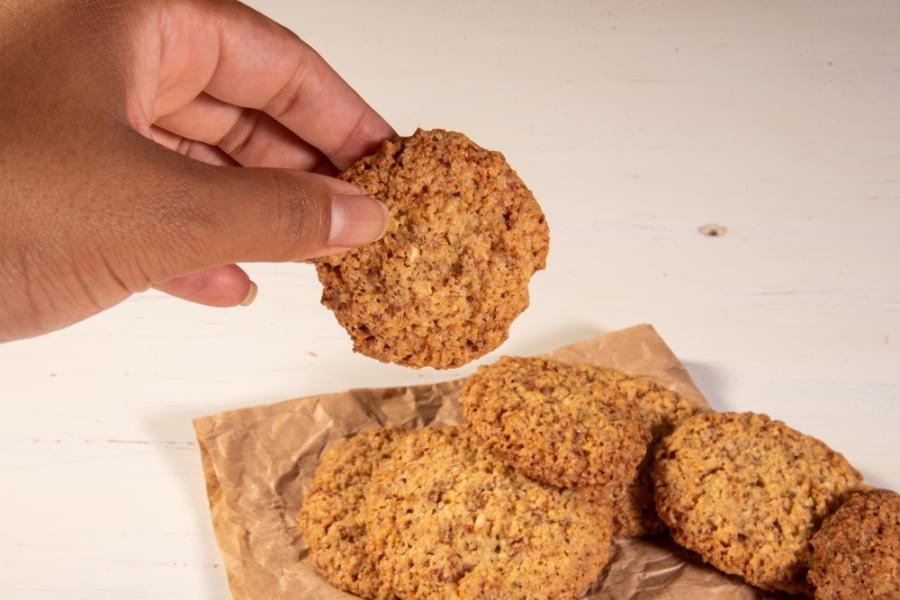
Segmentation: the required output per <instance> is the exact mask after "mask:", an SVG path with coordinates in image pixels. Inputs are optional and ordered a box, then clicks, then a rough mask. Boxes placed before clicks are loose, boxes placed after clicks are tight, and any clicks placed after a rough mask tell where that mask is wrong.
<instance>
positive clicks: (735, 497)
mask: <svg viewBox="0 0 900 600" xmlns="http://www.w3.org/2000/svg"><path fill="white" fill-rule="evenodd" d="M653 483H654V488H655V490H654V492H655V495H656V508H657V511H658V512H659V516H660V518H661V519H662V520H663V522H665V524H666V525H668V526H669V529H670V531H671V534H672V537H673V538H674V539H675V541H676V542H678V543H679V544H681V545H682V546H684V547H686V548H688V549H690V550H693V551H695V552H697V553H698V554H699V555H700V556H701V557H702V558H703V559H704V560H705V561H707V562H709V563H710V564H712V565H713V566H715V567H716V568H718V569H719V570H721V571H724V572H726V573H732V574H735V575H740V576H741V577H743V578H744V579H745V580H746V581H747V582H748V583H750V584H752V585H755V586H758V587H760V588H764V589H769V590H782V591H785V592H789V593H804V594H809V593H810V588H809V586H808V584H807V583H806V571H807V566H808V563H809V554H810V545H809V542H810V538H811V537H812V534H813V532H814V531H815V529H816V528H817V527H818V526H819V524H820V523H821V521H822V519H824V518H825V516H826V515H827V514H829V513H830V512H831V511H832V510H834V509H835V508H837V506H838V505H840V503H841V502H843V501H844V500H845V499H846V498H847V496H849V495H850V493H852V492H853V491H854V490H856V489H859V488H860V487H861V486H862V476H861V475H860V474H859V473H858V472H857V471H856V470H855V469H854V468H853V467H851V466H850V464H849V463H848V462H847V460H846V459H845V458H844V457H843V456H842V455H840V454H838V453H837V452H834V451H833V450H831V449H830V448H829V447H828V446H826V445H825V444H824V443H822V442H821V441H819V440H817V439H815V438H813V437H810V436H808V435H804V434H802V433H799V432H797V431H795V430H793V429H791V428H789V427H788V426H786V425H785V424H784V423H782V422H780V421H773V420H771V419H770V418H769V417H767V416H765V415H759V414H753V413H711V412H710V413H702V414H699V415H695V416H693V417H691V418H689V419H687V420H686V421H684V422H682V423H681V424H680V425H679V426H678V427H677V428H676V429H675V431H674V432H673V433H672V434H671V435H669V436H668V437H666V438H663V440H662V441H661V442H660V444H659V446H658V447H657V449H656V457H655V462H654V464H653Z"/></svg>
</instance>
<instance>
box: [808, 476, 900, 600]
mask: <svg viewBox="0 0 900 600" xmlns="http://www.w3.org/2000/svg"><path fill="white" fill-rule="evenodd" d="M812 547H813V553H812V562H811V563H810V568H809V581H810V583H812V584H813V585H814V586H815V588H816V600H898V599H900V495H898V494H896V493H895V492H891V491H888V490H872V491H868V492H863V493H860V494H854V495H853V496H851V497H850V499H849V500H847V502H845V503H844V505H843V506H841V508H839V509H838V510H837V512H836V513H834V514H833V515H831V516H830V517H828V518H827V519H825V521H824V522H823V523H822V527H821V529H819V531H818V532H816V534H815V535H814V536H813V538H812Z"/></svg>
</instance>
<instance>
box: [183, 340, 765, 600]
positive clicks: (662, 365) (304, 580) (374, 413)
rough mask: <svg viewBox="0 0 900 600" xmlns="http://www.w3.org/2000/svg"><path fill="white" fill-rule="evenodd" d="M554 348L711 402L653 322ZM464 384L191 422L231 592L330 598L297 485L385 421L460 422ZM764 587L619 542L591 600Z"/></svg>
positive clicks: (662, 546) (247, 599) (310, 401)
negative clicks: (339, 448)
mask: <svg viewBox="0 0 900 600" xmlns="http://www.w3.org/2000/svg"><path fill="white" fill-rule="evenodd" d="M550 356H551V357H553V358H556V359H559V360H563V361H567V362H572V363H591V364H595V365H600V366H605V367H614V368H616V369H619V370H621V371H624V372H626V373H630V374H632V375H641V376H644V377H648V378H650V379H653V380H655V381H657V382H659V383H661V384H663V385H665V386H667V387H669V388H671V389H672V390H674V391H676V392H678V393H679V394H681V395H682V396H684V397H685V398H688V399H689V400H692V401H693V402H695V403H696V404H697V405H698V406H702V407H708V405H707V403H706V401H705V400H704V399H703V396H702V395H701V394H700V391H699V390H698V389H697V388H696V387H695V386H694V383H693V382H692V381H691V378H690V376H689V375H688V373H687V370H685V368H684V366H683V365H682V364H681V362H679V360H678V359H677V358H676V357H675V355H674V354H672V351H671V350H669V347H668V346H666V343H665V342H664V341H663V340H662V338H660V337H659V335H658V334H657V333H656V331H655V330H654V329H653V327H651V326H650V325H638V326H637V327H632V328H630V329H625V330H622V331H616V332H613V333H609V334H606V335H602V336H600V337H596V338H593V339H589V340H585V341H582V342H578V343H576V344H572V345H571V346H566V347H563V348H559V349H557V350H554V351H553V352H551V353H550ZM459 388H460V381H458V380H457V381H450V382H445V383H438V384H435V385H421V386H412V387H397V388H383V389H358V390H350V391H348V392H339V393H336V394H327V395H324V396H312V397H309V398H300V399H297V400H289V401H287V402H281V403H279V404H272V405H269V406H257V407H253V408H247V409H244V410H236V411H231V412H225V413H221V414H218V415H213V416H210V417H203V418H200V419H197V420H196V421H195V422H194V427H195V429H196V433H197V440H198V441H199V444H200V453H201V456H202V459H203V471H204V474H205V476H206V487H207V493H208V495H209V505H210V512H211V514H212V521H213V527H214V528H215V532H216V537H217V539H218V542H219V547H220V549H221V551H222V555H223V557H224V562H225V567H226V570H227V573H228V583H229V585H230V586H231V593H232V596H233V597H234V598H235V600H288V599H289V600H307V599H308V600H337V599H349V598H353V597H354V596H352V595H350V594H347V593H344V592H341V591H338V590H336V589H334V588H332V587H331V586H330V585H328V583H326V582H325V581H324V580H323V579H321V578H320V577H319V576H318V575H317V574H316V571H315V569H314V568H313V566H312V564H311V562H310V560H309V558H308V556H307V551H306V545H305V543H304V541H303V539H302V538H301V537H300V536H299V535H298V533H297V530H296V523H297V513H298V510H299V508H300V503H301V500H302V498H303V494H304V491H305V490H306V488H307V486H309V484H310V482H311V481H312V478H313V474H314V473H315V470H316V465H317V464H318V461H319V457H320V456H321V455H322V452H323V451H324V450H325V449H326V448H328V447H330V446H333V445H334V444H337V443H339V442H341V441H342V440H345V439H347V438H348V437H350V436H352V435H353V434H355V433H357V432H359V431H363V430H365V429H371V428H373V427H380V426H384V425H400V426H410V427H424V426H425V425H437V426H441V425H453V424H457V423H459V422H461V421H462V416H463V415H462V410H461V408H460V406H459V403H458V402H457V394H458V392H459ZM768 597H770V596H768V595H766V594H765V593H763V592H760V591H758V590H755V589H753V588H751V587H749V586H747V585H745V584H743V583H741V582H740V581H738V580H737V579H736V578H732V577H728V576H725V575H722V574H721V573H718V572H716V571H714V570H712V569H710V568H708V567H705V566H703V565H702V564H701V563H700V561H698V560H697V559H695V558H692V557H691V556H689V555H688V554H687V553H685V552H683V551H681V550H679V549H678V548H676V547H674V545H673V544H671V543H665V542H656V543H651V542H647V541H642V540H635V539H620V540H617V542H616V549H615V552H614V556H613V559H612V560H611V561H610V565H609V567H608V568H607V571H606V573H605V577H604V578H603V579H602V580H601V581H599V582H598V583H597V584H596V585H595V586H594V588H593V590H592V592H591V593H590V594H589V595H588V596H587V598H590V599H592V600H593V599H596V600H600V599H603V600H613V599H615V600H630V599H635V600H636V599H640V600H650V599H675V598H716V599H729V600H730V599H738V598H739V599H757V598H768Z"/></svg>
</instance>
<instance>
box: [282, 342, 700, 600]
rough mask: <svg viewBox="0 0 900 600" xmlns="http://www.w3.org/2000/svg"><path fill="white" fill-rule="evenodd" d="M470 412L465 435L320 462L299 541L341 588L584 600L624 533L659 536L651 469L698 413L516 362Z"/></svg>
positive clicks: (397, 435)
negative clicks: (652, 450)
mask: <svg viewBox="0 0 900 600" xmlns="http://www.w3.org/2000/svg"><path fill="white" fill-rule="evenodd" d="M461 401H462V404H463V407H464V409H465V412H466V415H467V419H468V423H467V424H465V425H463V426H461V427H448V428H443V429H435V428H425V429H421V430H413V431H410V430H398V429H381V430H375V431H369V432H366V433H363V434H360V435H357V436H356V437H354V438H352V439H351V440H349V441H347V442H345V443H343V444H340V445H338V446H336V447H335V448H332V449H331V450H330V451H329V452H327V453H326V454H325V455H324V456H323V458H322V461H321V463H320V465H319V469H318V471H317V472H316V477H315V480H314V482H313V484H312V486H311V487H310V489H309V491H308V492H307V494H306V497H305V500H304V503H303V507H302V509H301V513H300V527H301V531H302V533H303V535H304V537H305V539H306V542H307V544H308V546H309V548H310V555H311V558H312V560H313V562H314V564H315V565H316V567H317V569H318V570H319V571H320V573H321V574H322V575H323V576H324V577H325V578H326V579H328V580H329V581H330V582H331V583H332V584H333V585H335V586H337V587H339V588H341V589H344V590H347V591H349V592H352V593H354V594H357V595H359V596H361V597H364V598H375V599H391V598H401V599H403V600H407V599H425V598H428V599H431V598H459V599H462V598H486V597H488V596H496V597H499V598H509V599H513V598H529V599H530V598H535V599H537V598H547V599H549V598H554V599H556V598H575V597H577V596H578V595H579V594H580V593H582V592H583V591H584V590H585V589H586V588H587V587H588V586H589V585H590V584H591V583H593V582H594V581H596V580H597V578H598V577H599V575H600V573H601V571H602V569H603V567H604V566H605V565H606V563H607V561H608V559H609V552H610V541H611V538H612V536H613V534H614V531H615V533H616V534H617V535H628V534H630V533H632V532H639V533H644V532H648V531H658V530H659V529H660V528H661V525H660V524H659V522H658V520H657V519H656V517H655V511H654V510H653V505H652V491H651V489H650V487H649V470H648V467H649V464H648V463H647V462H646V461H645V456H646V455H647V450H648V446H649V445H651V444H652V443H654V441H655V440H659V439H661V438H662V437H663V436H664V435H665V434H666V433H668V432H669V431H670V430H671V428H672V427H673V426H674V424H675V423H676V422H677V421H678V420H680V419H682V418H685V417H686V416H688V415H690V414H691V413H692V412H693V409H692V408H691V407H690V405H689V404H688V403H687V402H686V401H684V400H682V399H681V398H679V397H678V396H677V395H676V394H674V393H672V392H670V391H668V390H666V389H664V388H662V387H660V386H658V385H656V384H654V383H652V382H649V381H645V380H639V379H635V378H632V377H629V376H627V375H625V374H623V373H620V372H618V371H614V370H611V369H600V368H596V367H590V366H571V365H566V364H563V363H560V362H555V361H550V360H544V359H539V358H508V357H507V358H503V359H501V360H500V361H499V362H497V363H495V364H493V365H490V366H486V367H482V368H481V369H479V370H478V371H477V372H476V373H475V374H474V375H473V376H472V377H470V378H469V379H468V380H467V382H466V384H465V387H464V389H463V392H462V397H461ZM638 473H641V474H642V476H641V477H638V475H637V474H638Z"/></svg>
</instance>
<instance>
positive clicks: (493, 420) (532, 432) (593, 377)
mask: <svg viewBox="0 0 900 600" xmlns="http://www.w3.org/2000/svg"><path fill="white" fill-rule="evenodd" d="M460 402H461V403H462V406H463V409H464V410H465V413H466V419H467V420H468V422H469V423H470V425H471V428H472V431H474V432H475V434H476V435H477V436H478V437H479V438H480V439H481V440H482V441H483V442H484V443H485V444H486V445H487V447H489V448H490V449H491V450H493V451H494V452H497V453H498V454H499V455H500V456H502V457H504V458H505V459H506V460H507V461H509V463H510V464H511V465H512V466H514V467H515V468H516V469H518V470H519V471H521V472H522V473H524V474H525V475H528V476H529V477H531V478H533V479H537V480H538V481H542V482H544V483H548V484H551V485H556V486H560V487H587V486H595V485H596V486H605V485H609V484H623V483H625V482H627V481H629V480H631V479H632V478H633V477H634V475H635V469H636V468H637V466H638V464H639V463H640V462H641V460H642V459H643V458H644V455H645V454H646V452H647V444H648V442H649V441H650V433H649V432H648V431H647V429H645V428H644V426H643V425H641V422H640V420H639V418H638V416H637V414H636V413H635V412H634V411H632V410H631V409H630V408H629V407H628V406H627V403H625V402H622V401H620V399H619V397H618V391H617V388H616V386H615V384H614V383H613V382H611V381H610V380H609V378H607V377H605V374H604V371H603V370H600V369H597V368H595V367H591V366H589V365H568V364H565V363H561V362H558V361H553V360H547V359H544V358H536V357H531V358H518V357H508V356H505V357H503V358H501V359H500V360H499V361H497V362H496V363H493V364H491V365H487V366H483V367H480V368H479V369H478V370H477V371H476V372H475V374H473V375H472V376H471V377H469V378H468V379H467V380H466V383H465V385H464V387H463V390H462V393H461V394H460Z"/></svg>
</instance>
